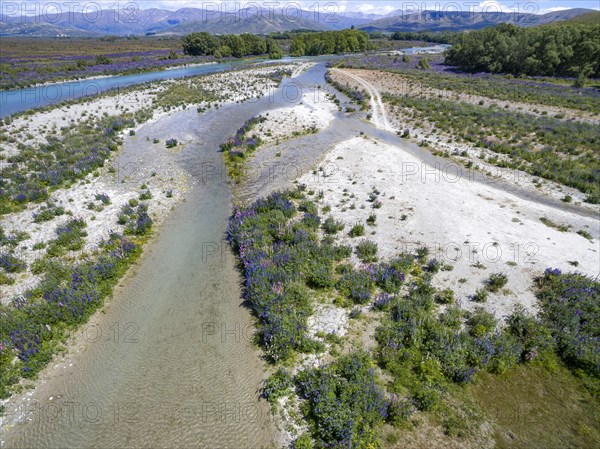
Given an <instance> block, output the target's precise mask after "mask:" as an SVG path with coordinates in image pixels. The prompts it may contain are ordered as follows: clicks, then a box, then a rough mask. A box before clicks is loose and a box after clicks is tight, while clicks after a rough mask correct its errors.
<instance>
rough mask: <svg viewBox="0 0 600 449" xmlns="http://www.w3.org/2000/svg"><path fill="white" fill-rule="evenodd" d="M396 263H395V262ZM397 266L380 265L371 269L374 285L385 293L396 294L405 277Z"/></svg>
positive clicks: (392, 264) (390, 264) (391, 264)
mask: <svg viewBox="0 0 600 449" xmlns="http://www.w3.org/2000/svg"><path fill="white" fill-rule="evenodd" d="M396 262H397V261H396ZM401 268H404V267H400V266H398V265H397V264H394V261H392V263H389V264H388V263H380V264H379V265H376V266H375V267H373V280H374V282H375V284H376V285H377V286H378V287H379V288H381V289H382V290H383V291H384V292H387V293H397V292H398V291H400V288H401V287H402V284H403V283H404V279H405V275H404V273H403V271H401Z"/></svg>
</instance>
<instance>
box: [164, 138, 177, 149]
mask: <svg viewBox="0 0 600 449" xmlns="http://www.w3.org/2000/svg"><path fill="white" fill-rule="evenodd" d="M177 145H179V142H178V141H177V139H169V140H167V142H166V146H167V148H175V147H176V146H177Z"/></svg>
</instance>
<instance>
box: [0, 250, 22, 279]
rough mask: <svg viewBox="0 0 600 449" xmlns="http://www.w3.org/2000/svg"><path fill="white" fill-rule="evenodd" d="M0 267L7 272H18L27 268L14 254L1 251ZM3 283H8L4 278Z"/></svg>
mask: <svg viewBox="0 0 600 449" xmlns="http://www.w3.org/2000/svg"><path fill="white" fill-rule="evenodd" d="M0 268H3V269H4V271H6V272H7V273H20V272H21V271H24V270H25V268H27V264H26V263H25V262H23V261H22V260H21V259H19V258H18V257H16V256H15V255H14V254H10V253H3V254H0ZM5 283H8V282H6V279H5Z"/></svg>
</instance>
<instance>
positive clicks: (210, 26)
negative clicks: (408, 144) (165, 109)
mask: <svg viewBox="0 0 600 449" xmlns="http://www.w3.org/2000/svg"><path fill="white" fill-rule="evenodd" d="M592 12H594V11H593V10H590V9H581V8H578V9H568V10H563V11H556V12H551V13H548V14H542V15H533V14H523V13H497V12H489V13H470V12H454V11H446V12H440V11H422V12H420V13H409V12H404V11H401V10H398V11H394V12H392V13H390V14H388V15H386V16H380V15H377V14H364V13H360V12H356V13H353V12H345V13H338V14H326V13H323V12H321V13H320V14H317V13H315V12H314V11H300V10H297V9H296V10H294V9H292V10H288V11H287V14H286V13H284V10H272V11H268V10H264V11H262V12H261V11H257V10H256V9H251V8H248V9H240V10H239V11H237V12H215V11H210V10H204V9H199V8H182V9H179V10H177V11H169V10H164V9H157V8H152V9H144V10H139V11H131V12H128V11H126V10H120V11H117V10H102V11H94V12H93V13H89V14H83V13H80V12H70V13H67V12H65V13H61V14H51V15H49V14H46V15H43V16H19V17H16V16H11V15H7V14H5V15H2V14H0V36H35V37H37V36H39V37H53V36H73V37H76V36H83V37H85V36H89V37H93V36H104V35H116V36H128V35H184V34H188V33H191V32H194V31H208V32H210V33H213V34H226V33H227V34H229V33H234V34H236V33H270V32H275V31H291V30H296V29H304V30H315V31H322V30H341V29H346V28H350V27H351V26H354V27H356V28H358V29H363V30H365V31H384V32H394V31H421V30H429V31H434V30H439V31H445V30H452V31H460V30H468V29H479V28H483V27H486V26H494V25H497V24H498V23H513V24H516V25H520V26H524V27H528V26H535V25H543V24H548V23H554V22H559V21H563V20H572V19H573V18H576V17H578V16H581V15H584V14H590V13H592Z"/></svg>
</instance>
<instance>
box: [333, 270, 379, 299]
mask: <svg viewBox="0 0 600 449" xmlns="http://www.w3.org/2000/svg"><path fill="white" fill-rule="evenodd" d="M337 289H338V290H339V292H340V293H342V294H343V295H345V296H346V297H348V298H349V299H352V300H353V301H354V302H355V303H357V304H366V303H368V302H369V300H370V299H371V292H372V290H373V279H372V278H371V275H370V274H369V273H367V272H366V271H362V270H361V271H350V272H347V273H345V274H344V275H342V277H341V279H340V280H339V282H338V284H337Z"/></svg>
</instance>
